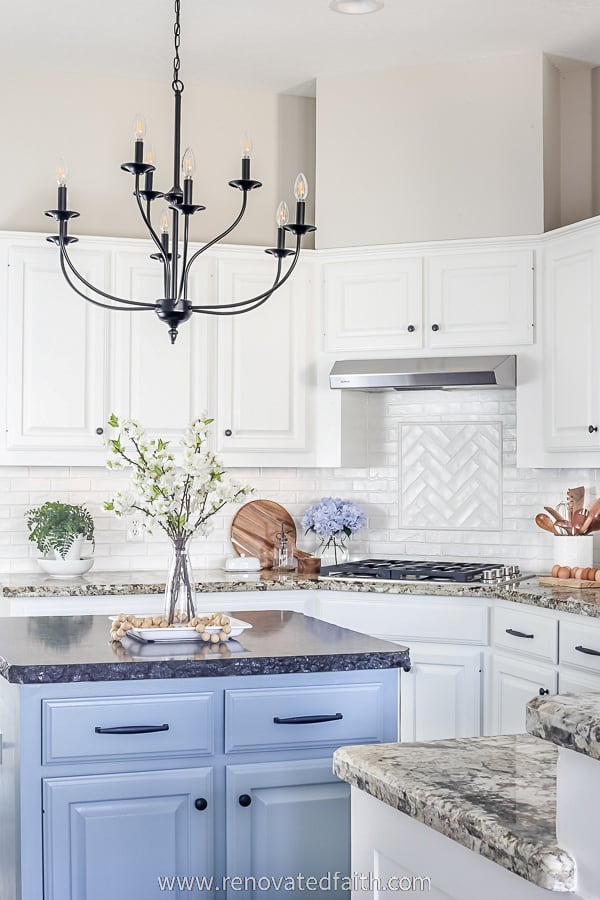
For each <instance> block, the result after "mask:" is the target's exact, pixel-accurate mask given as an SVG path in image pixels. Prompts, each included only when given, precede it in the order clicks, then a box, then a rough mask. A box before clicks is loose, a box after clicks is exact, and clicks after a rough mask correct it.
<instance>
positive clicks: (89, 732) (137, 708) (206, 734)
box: [42, 693, 215, 764]
mask: <svg viewBox="0 0 600 900" xmlns="http://www.w3.org/2000/svg"><path fill="white" fill-rule="evenodd" d="M214 705H215V704H214V696H213V694H212V693H206V694H166V695H164V696H162V697H156V696H153V697H143V696H142V697H140V696H136V697H119V698H116V697H99V698H97V699H94V700H44V701H42V763H43V764H48V763H62V762H67V761H68V762H73V761H74V760H79V761H81V762H90V761H92V760H100V759H104V760H109V759H132V758H137V759H143V758H147V757H152V758H157V757H161V756H173V755H177V756H192V755H193V756H205V755H209V754H211V753H212V752H213V749H214V730H215V723H214ZM99 729H102V730H101V731H100V730H99Z"/></svg>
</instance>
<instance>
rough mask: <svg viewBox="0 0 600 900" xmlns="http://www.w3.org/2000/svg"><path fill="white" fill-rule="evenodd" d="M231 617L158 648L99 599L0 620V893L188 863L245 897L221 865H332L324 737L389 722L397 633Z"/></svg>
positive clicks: (378, 728) (98, 894)
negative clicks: (236, 629) (96, 603)
mask: <svg viewBox="0 0 600 900" xmlns="http://www.w3.org/2000/svg"><path fill="white" fill-rule="evenodd" d="M236 617H237V618H240V619H243V620H245V621H247V622H248V623H249V624H250V625H252V628H249V629H247V630H245V631H244V632H243V634H242V635H240V638H239V641H228V642H226V643H224V644H222V645H220V646H219V647H217V648H211V647H208V646H206V645H203V644H202V643H200V642H198V643H193V644H191V645H184V646H181V645H179V646H177V647H175V646H170V647H169V648H168V649H167V648H166V647H165V646H161V645H160V644H152V645H150V644H148V645H144V644H137V643H136V642H134V640H133V639H132V638H127V639H125V640H124V641H123V643H121V644H112V643H111V642H110V639H109V622H108V620H107V619H106V617H104V616H61V617H51V616H48V617H46V616H42V617H36V618H28V617H20V618H7V619H4V620H2V627H1V629H0V676H1V677H0V731H1V732H2V765H1V766H0V834H2V840H1V841H0V871H1V872H2V879H1V881H0V897H1V898H2V900H39V898H40V897H42V896H43V897H44V900H106V897H111V898H113V900H152V898H153V897H156V898H158V897H162V896H164V893H165V890H166V888H165V884H167V885H168V884H169V883H171V884H172V883H173V882H169V881H168V879H173V878H175V879H176V878H177V877H180V878H185V877H187V878H192V879H193V878H196V877H197V878H201V877H204V876H206V877H209V878H210V877H213V878H214V879H215V881H214V882H213V883H212V884H211V885H209V886H210V887H211V888H212V892H214V893H217V892H218V893H224V892H225V893H227V887H229V894H230V896H235V897H250V896H251V894H252V891H251V887H252V882H250V884H249V887H248V889H247V890H240V889H239V887H240V884H239V883H237V882H236V884H235V889H233V888H232V885H231V884H230V885H229V886H228V885H227V883H226V880H225V881H224V879H226V877H227V876H230V877H237V878H240V879H244V878H248V877H250V878H259V877H265V878H267V877H279V878H284V877H288V876H289V877H296V876H298V874H299V873H303V874H304V875H305V876H306V875H311V876H315V877H317V876H319V877H323V876H324V875H326V874H327V873H329V872H335V871H339V872H342V873H347V872H349V824H348V823H349V797H348V788H347V786H346V785H345V784H343V783H342V782H339V781H338V780H337V779H336V778H335V777H334V776H333V775H332V772H331V754H332V752H333V750H334V749H335V748H336V747H337V746H340V745H341V744H347V743H355V742H356V743H364V742H365V741H368V742H369V743H372V742H380V741H389V740H393V739H395V738H396V737H397V722H398V674H397V670H398V668H400V667H403V666H406V667H407V666H408V665H409V655H408V651H407V649H406V647H401V646H398V645H397V644H392V643H387V642H382V641H379V640H377V639H374V638H370V637H367V636H364V635H361V634H358V633H356V632H351V631H347V630H346V629H343V628H339V627H337V626H335V625H331V624H329V623H326V622H322V621H319V620H317V619H314V618H311V617H309V616H304V615H301V614H299V613H294V612H290V611H279V610H265V611H254V612H243V611H242V612H239V613H237V615H236ZM161 879H162V881H161ZM164 879H167V881H164ZM161 884H162V887H161ZM175 887H177V884H176V883H175ZM242 887H244V883H243V882H242ZM296 888H297V885H296ZM192 889H194V888H193V885H192ZM169 890H170V889H169ZM198 890H199V888H198ZM299 892H300V891H299V890H295V891H294V890H292V891H289V890H288V891H287V893H289V894H291V896H294V894H295V893H296V894H299ZM174 895H177V890H174ZM205 895H206V896H211V890H207V891H206V892H205ZM333 896H340V897H341V896H345V894H344V892H343V891H341V890H338V891H333Z"/></svg>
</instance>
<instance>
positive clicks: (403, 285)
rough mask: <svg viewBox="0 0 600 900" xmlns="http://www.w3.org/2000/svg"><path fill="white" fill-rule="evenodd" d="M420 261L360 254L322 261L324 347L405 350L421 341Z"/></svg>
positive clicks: (421, 285) (363, 350)
mask: <svg viewBox="0 0 600 900" xmlns="http://www.w3.org/2000/svg"><path fill="white" fill-rule="evenodd" d="M422 271H423V262H422V260H421V259H420V258H414V259H363V260H348V261H346V260H344V261H340V262H331V263H326V264H325V265H324V266H323V318H324V326H325V330H324V338H325V350H326V351H328V352H331V353H338V352H346V351H357V352H358V353H365V352H369V351H372V350H389V351H396V350H405V349H406V350H410V349H417V348H420V347H422V346H423V321H422V319H423V315H422V308H423V276H422Z"/></svg>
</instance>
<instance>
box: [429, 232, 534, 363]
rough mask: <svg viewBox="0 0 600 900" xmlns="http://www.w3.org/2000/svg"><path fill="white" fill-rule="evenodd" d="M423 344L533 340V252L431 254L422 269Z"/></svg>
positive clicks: (467, 344)
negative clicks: (424, 274)
mask: <svg viewBox="0 0 600 900" xmlns="http://www.w3.org/2000/svg"><path fill="white" fill-rule="evenodd" d="M426 319H427V324H426V326H425V328H426V331H427V335H428V337H427V343H428V346H429V347H432V348H436V349H438V348H439V349H441V348H445V347H496V346H499V345H503V344H504V345H512V344H531V343H533V253H532V251H531V250H498V251H492V252H489V253H480V252H477V253H464V254H459V253H456V254H452V255H447V256H432V257H431V258H430V259H429V260H428V267H427V314H426Z"/></svg>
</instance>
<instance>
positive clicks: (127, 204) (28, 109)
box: [0, 72, 315, 245]
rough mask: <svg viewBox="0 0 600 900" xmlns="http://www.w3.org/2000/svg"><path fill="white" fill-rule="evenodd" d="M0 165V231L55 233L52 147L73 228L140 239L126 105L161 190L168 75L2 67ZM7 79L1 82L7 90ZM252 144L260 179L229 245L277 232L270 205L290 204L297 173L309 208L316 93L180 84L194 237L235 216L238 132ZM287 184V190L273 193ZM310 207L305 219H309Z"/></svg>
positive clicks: (168, 136)
mask: <svg viewBox="0 0 600 900" xmlns="http://www.w3.org/2000/svg"><path fill="white" fill-rule="evenodd" d="M2 83H3V85H4V88H3V90H2V116H3V123H4V137H3V139H2V144H1V149H0V165H1V169H2V172H3V174H4V178H3V190H2V206H1V211H0V228H1V229H11V230H23V231H43V230H46V229H48V230H49V231H52V230H53V223H51V222H50V220H48V219H45V218H44V217H43V216H42V211H43V210H44V209H47V208H48V207H52V206H54V205H55V203H56V186H55V169H56V162H57V159H58V158H59V157H60V156H64V158H65V161H66V163H67V166H68V168H69V173H70V179H69V185H70V187H69V198H70V200H69V203H70V205H71V206H72V207H73V208H75V209H78V210H79V211H80V212H81V218H80V219H78V220H77V222H76V223H73V226H74V227H73V231H74V232H75V233H79V234H102V235H115V236H122V237H143V236H144V229H143V226H142V225H141V224H140V221H139V217H138V214H137V212H136V209H135V205H134V201H133V197H132V196H131V190H132V178H131V176H129V175H127V174H125V173H124V172H121V170H120V168H119V166H120V164H121V163H122V162H125V161H127V160H129V159H131V156H132V153H133V141H132V127H133V118H134V116H135V114H136V112H138V111H140V112H142V113H144V115H145V116H146V120H147V125H148V139H149V140H151V141H152V143H153V144H154V146H155V150H156V153H157V156H158V172H157V174H156V176H155V178H156V183H157V185H158V186H159V187H161V188H163V189H167V188H168V187H170V185H171V182H172V159H171V153H172V150H171V141H172V128H173V124H172V118H173V112H172V93H171V90H170V85H169V84H164V83H152V82H146V81H130V82H127V83H125V84H124V83H123V82H122V81H119V80H116V79H113V78H110V77H102V78H97V77H96V78H92V77H77V78H73V77H69V76H63V75H53V76H52V78H51V79H50V78H48V77H46V76H45V75H44V73H41V72H40V73H31V72H25V73H20V74H19V75H18V77H17V76H16V75H15V73H10V77H9V76H8V75H5V76H4V77H3V79H2ZM9 84H10V89H9V88H8V87H7V86H8V85H9ZM246 129H247V130H248V131H249V133H250V135H251V137H252V140H253V144H254V154H253V165H252V175H253V177H254V178H257V179H258V180H260V181H262V182H263V187H262V188H261V189H260V190H258V191H255V192H253V193H252V194H251V195H250V198H249V204H248V206H249V209H248V211H247V213H246V216H245V219H244V220H243V222H242V223H241V224H240V226H239V228H238V229H237V230H236V231H235V232H234V233H233V234H232V235H231V236H230V238H229V240H230V242H231V243H240V244H252V243H257V244H267V245H271V244H272V242H273V240H274V239H275V210H276V208H277V205H278V204H279V201H280V200H281V199H287V202H288V204H290V208H292V202H293V184H294V177H295V175H296V172H297V171H298V170H299V169H301V168H302V169H303V170H304V171H305V173H306V175H307V177H308V178H309V181H310V182H311V183H312V188H313V190H312V200H309V204H308V206H309V209H308V210H307V220H308V221H311V220H312V218H313V216H314V211H313V210H312V203H313V202H314V155H315V148H314V100H310V99H307V98H304V97H278V96H276V95H274V94H269V93H265V92H256V91H255V92H252V91H244V90H232V89H230V88H226V87H224V86H222V85H218V84H211V85H203V86H202V87H198V86H195V85H190V84H186V87H185V91H184V94H183V134H182V142H183V147H185V146H186V145H187V144H190V145H191V146H192V147H193V149H194V152H195V155H196V162H197V176H196V179H195V187H194V200H195V201H196V202H197V203H203V204H204V205H205V206H206V207H207V210H206V212H200V213H197V214H196V217H195V218H194V220H193V230H192V236H193V237H194V238H195V239H197V240H205V239H207V238H209V237H212V236H213V235H214V234H216V233H217V232H218V231H221V230H223V229H224V228H225V227H227V225H228V224H229V223H230V221H232V220H233V218H235V216H236V215H237V212H238V210H239V204H240V200H241V194H239V193H238V192H237V191H234V190H233V189H232V188H230V187H228V186H227V182H228V181H229V180H230V179H232V178H239V177H240V168H241V163H240V156H241V154H240V146H241V136H242V133H243V132H244V131H245V130H246ZM284 190H285V194H283V193H282V192H283V191H284ZM309 216H310V218H308V217H309Z"/></svg>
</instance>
